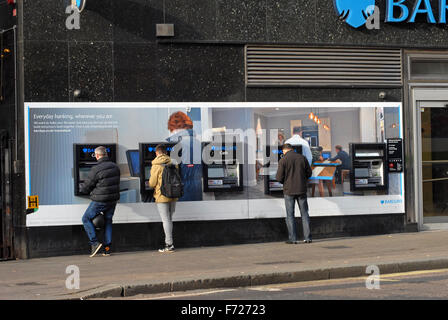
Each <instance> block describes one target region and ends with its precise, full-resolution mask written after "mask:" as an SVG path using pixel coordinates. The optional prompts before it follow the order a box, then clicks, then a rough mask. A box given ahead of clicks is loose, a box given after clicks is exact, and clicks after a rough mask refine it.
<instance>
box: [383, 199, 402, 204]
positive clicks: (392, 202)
mask: <svg viewBox="0 0 448 320" xmlns="http://www.w3.org/2000/svg"><path fill="white" fill-rule="evenodd" d="M401 203H403V200H401V199H400V200H381V204H401Z"/></svg>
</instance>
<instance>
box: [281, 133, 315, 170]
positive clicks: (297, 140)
mask: <svg viewBox="0 0 448 320" xmlns="http://www.w3.org/2000/svg"><path fill="white" fill-rule="evenodd" d="M302 133H303V128H302V127H295V128H294V129H293V136H292V137H291V138H290V139H288V140H286V142H285V143H288V144H290V145H292V146H299V145H302V153H303V156H304V157H305V158H306V159H307V160H308V163H309V164H310V166H311V165H312V163H313V154H312V153H311V148H310V145H309V143H308V141H306V140H305V139H303V138H302Z"/></svg>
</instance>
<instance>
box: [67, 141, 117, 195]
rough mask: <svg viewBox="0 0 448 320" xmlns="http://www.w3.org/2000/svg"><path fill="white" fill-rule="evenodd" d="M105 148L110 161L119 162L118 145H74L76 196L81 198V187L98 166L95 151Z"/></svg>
mask: <svg viewBox="0 0 448 320" xmlns="http://www.w3.org/2000/svg"><path fill="white" fill-rule="evenodd" d="M99 146H103V147H105V148H106V150H107V155H108V157H109V159H111V160H112V161H113V162H115V163H116V162H117V145H116V144H115V143H114V144H79V143H75V144H73V178H74V192H75V196H80V195H81V194H80V192H79V185H80V184H81V183H83V182H84V181H85V180H86V179H87V176H88V175H89V172H90V169H91V168H92V167H93V166H94V165H96V164H97V161H96V158H95V149H96V148H98V147H99Z"/></svg>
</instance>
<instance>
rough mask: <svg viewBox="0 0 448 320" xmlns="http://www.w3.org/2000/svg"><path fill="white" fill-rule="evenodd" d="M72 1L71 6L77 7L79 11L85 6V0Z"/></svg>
mask: <svg viewBox="0 0 448 320" xmlns="http://www.w3.org/2000/svg"><path fill="white" fill-rule="evenodd" d="M71 1H72V8H76V9H78V11H79V12H81V11H82V10H84V8H85V7H86V2H87V0H71Z"/></svg>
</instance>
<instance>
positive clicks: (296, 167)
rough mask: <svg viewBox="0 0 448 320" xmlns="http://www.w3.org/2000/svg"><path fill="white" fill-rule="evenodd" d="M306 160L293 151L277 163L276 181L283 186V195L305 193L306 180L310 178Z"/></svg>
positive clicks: (310, 171) (310, 174) (309, 169)
mask: <svg viewBox="0 0 448 320" xmlns="http://www.w3.org/2000/svg"><path fill="white" fill-rule="evenodd" d="M312 174H313V172H312V170H311V167H310V164H309V163H308V160H307V159H306V158H305V157H304V156H302V155H301V154H298V153H296V152H294V151H289V152H288V153H286V154H285V156H284V157H283V158H282V159H281V160H280V161H279V162H278V170H277V176H276V179H277V181H278V182H280V183H282V184H283V194H286V195H288V196H294V195H303V194H306V192H307V184H308V179H309V178H310V177H311V176H312Z"/></svg>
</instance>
